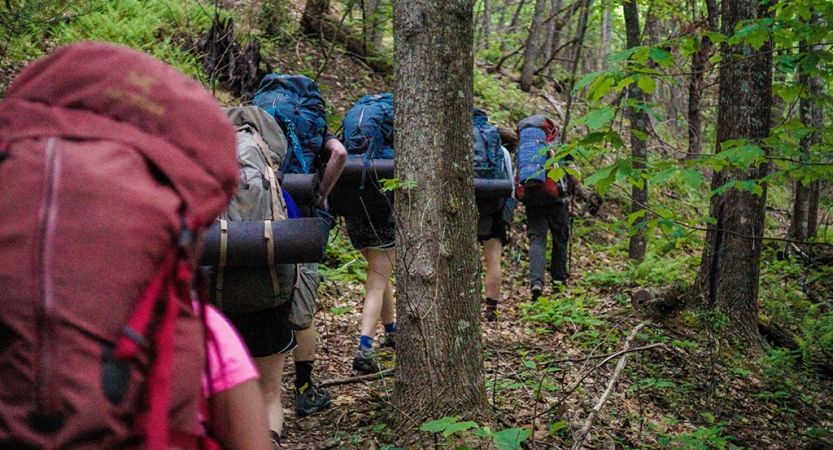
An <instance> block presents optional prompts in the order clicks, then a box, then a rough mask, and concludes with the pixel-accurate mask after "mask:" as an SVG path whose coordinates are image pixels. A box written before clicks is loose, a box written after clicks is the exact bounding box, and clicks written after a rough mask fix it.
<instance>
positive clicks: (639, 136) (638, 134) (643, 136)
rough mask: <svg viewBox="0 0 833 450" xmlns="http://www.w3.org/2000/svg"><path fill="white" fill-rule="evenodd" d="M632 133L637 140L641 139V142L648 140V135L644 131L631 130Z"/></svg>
mask: <svg viewBox="0 0 833 450" xmlns="http://www.w3.org/2000/svg"><path fill="white" fill-rule="evenodd" d="M631 133H632V134H633V135H634V136H636V138H637V139H639V140H640V141H644V140H647V139H648V133H646V132H644V131H642V130H637V129H634V128H631Z"/></svg>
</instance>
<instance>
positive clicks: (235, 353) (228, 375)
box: [195, 305, 259, 398]
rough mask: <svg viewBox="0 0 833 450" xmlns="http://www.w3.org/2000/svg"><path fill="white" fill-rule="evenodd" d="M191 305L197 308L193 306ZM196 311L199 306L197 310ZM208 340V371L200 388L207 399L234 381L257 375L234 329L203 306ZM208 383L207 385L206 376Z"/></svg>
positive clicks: (229, 387) (209, 306)
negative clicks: (209, 381)
mask: <svg viewBox="0 0 833 450" xmlns="http://www.w3.org/2000/svg"><path fill="white" fill-rule="evenodd" d="M195 308H199V305H196V306H195ZM197 311H199V309H197ZM205 316H206V320H205V323H206V327H207V330H206V332H207V334H208V336H207V340H208V349H207V351H208V373H207V374H203V380H202V385H203V391H204V393H205V397H206V398H208V397H209V396H210V395H211V394H212V393H213V394H216V393H218V392H223V391H226V390H228V389H231V388H233V387H235V386H237V385H238V384H241V383H243V382H246V381H249V380H252V379H256V378H258V376H259V375H258V372H257V367H256V366H255V363H254V361H252V357H251V355H250V354H249V351H248V350H247V349H246V345H245V344H244V343H243V340H242V339H241V338H240V336H239V335H238V334H237V330H235V329H234V327H233V326H232V325H231V323H230V322H229V321H228V319H226V317H225V316H223V315H222V313H220V311H218V310H217V309H216V308H215V307H213V306H211V305H206V307H205ZM209 374H210V376H211V385H210V388H209V385H208V375H209Z"/></svg>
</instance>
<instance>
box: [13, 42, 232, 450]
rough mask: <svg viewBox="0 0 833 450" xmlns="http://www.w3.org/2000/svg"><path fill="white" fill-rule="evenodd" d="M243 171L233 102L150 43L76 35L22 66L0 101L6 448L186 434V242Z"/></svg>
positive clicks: (146, 442) (154, 449) (192, 367)
mask: <svg viewBox="0 0 833 450" xmlns="http://www.w3.org/2000/svg"><path fill="white" fill-rule="evenodd" d="M237 175H238V169H237V161H236V157H235V138H234V130H233V128H232V126H231V124H230V122H229V120H228V118H227V116H226V114H225V113H224V112H223V111H222V110H221V108H220V107H219V105H218V104H217V102H216V101H215V100H214V99H213V98H212V97H211V96H210V95H209V94H208V93H207V92H206V91H205V89H204V88H203V87H202V86H201V85H199V84H198V83H196V82H194V81H193V80H191V79H189V78H187V77H186V76H184V75H182V74H181V73H179V72H177V71H176V70H175V69H173V68H172V67H170V66H168V65H167V64H164V63H162V62H160V61H158V60H156V59H154V58H152V57H150V56H148V55H145V54H143V53H140V52H138V51H135V50H130V49H127V48H124V47H119V46H115V45H110V44H104V43H92V42H84V43H76V44H72V45H69V46H66V47H64V48H61V49H59V50H57V51H55V52H54V53H53V54H52V55H50V56H48V57H46V58H43V59H41V60H39V61H36V62H34V63H31V64H30V65H29V66H28V67H26V68H25V69H24V71H23V72H22V73H21V74H20V75H19V76H18V77H17V79H16V80H15V81H14V83H13V84H12V85H11V87H10V88H9V89H8V91H6V96H5V99H4V100H3V102H2V103H0V215H2V220H0V286H2V288H0V380H2V381H1V382H0V448H27V449H47V448H48V449H54V448H73V449H88V448H89V449H93V448H95V449H102V448H120V449H121V448H149V449H151V450H161V449H164V448H169V447H170V446H178V447H193V446H194V445H196V442H197V439H196V438H195V437H194V435H195V433H196V432H197V431H198V429H199V422H198V418H197V411H198V406H199V402H200V401H201V400H202V392H201V385H200V376H201V373H202V372H203V370H204V369H205V357H204V342H205V337H204V328H203V325H202V322H201V320H200V319H198V318H197V317H196V316H195V314H194V311H193V309H192V306H191V288H190V286H191V275H192V273H193V272H192V269H193V267H194V264H193V262H194V258H195V257H196V255H194V253H195V252H194V250H195V245H196V243H197V239H196V238H197V237H198V236H199V234H200V233H201V232H202V230H203V229H204V228H205V226H206V225H207V224H209V223H211V222H212V221H213V220H214V219H215V217H216V216H217V215H218V214H219V213H220V212H221V211H223V210H224V209H225V207H226V204H227V202H228V199H229V197H230V195H231V194H232V193H233V192H234V191H235V190H236V187H237ZM172 368H174V370H172Z"/></svg>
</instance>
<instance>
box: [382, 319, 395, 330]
mask: <svg viewBox="0 0 833 450" xmlns="http://www.w3.org/2000/svg"><path fill="white" fill-rule="evenodd" d="M383 325H385V333H396V322H395V321H394V322H391V323H387V324H383Z"/></svg>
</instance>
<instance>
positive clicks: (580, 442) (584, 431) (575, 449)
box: [571, 322, 645, 450]
mask: <svg viewBox="0 0 833 450" xmlns="http://www.w3.org/2000/svg"><path fill="white" fill-rule="evenodd" d="M644 326H645V323H644V322H643V323H640V324H639V325H637V326H636V327H635V328H634V329H633V331H631V334H630V336H628V338H627V339H626V340H625V345H624V350H627V349H628V348H630V346H631V343H632V342H633V340H634V339H636V335H637V334H638V333H639V330H641V329H642V327H644ZM627 358H628V355H627V353H625V354H623V355H622V356H620V357H619V363H618V364H616V369H615V370H614V371H613V376H612V377H611V378H610V383H608V385H607V389H605V391H604V393H603V394H602V396H601V398H599V401H598V402H597V403H596V406H594V407H593V409H592V410H590V415H589V416H587V420H586V421H585V422H584V426H583V427H581V430H580V431H579V434H578V437H577V438H576V441H575V444H573V446H572V448H571V450H581V448H582V447H584V440H585V439H586V438H587V435H588V434H589V433H590V428H592V427H593V421H594V420H596V416H597V415H598V414H599V411H601V409H602V406H604V404H605V403H606V402H607V400H608V398H610V394H612V393H613V389H614V386H616V382H617V381H618V380H619V375H620V374H621V373H622V369H624V368H625V360H627Z"/></svg>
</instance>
